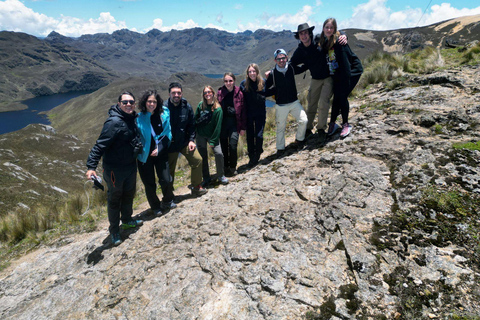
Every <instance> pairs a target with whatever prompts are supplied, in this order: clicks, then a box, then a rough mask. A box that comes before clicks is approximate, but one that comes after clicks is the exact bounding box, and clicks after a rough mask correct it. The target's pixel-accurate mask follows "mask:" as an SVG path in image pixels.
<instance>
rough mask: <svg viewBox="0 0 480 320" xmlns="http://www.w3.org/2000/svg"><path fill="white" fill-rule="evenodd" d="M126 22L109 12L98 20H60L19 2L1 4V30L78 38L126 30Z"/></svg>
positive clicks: (67, 18) (65, 18) (9, 1)
mask: <svg viewBox="0 0 480 320" xmlns="http://www.w3.org/2000/svg"><path fill="white" fill-rule="evenodd" d="M126 27H127V26H126V24H125V22H122V21H116V20H115V18H114V17H113V16H112V15H111V14H110V13H109V12H102V13H100V16H99V17H98V18H97V19H89V20H88V21H84V20H82V19H79V18H74V17H67V16H61V17H60V19H55V18H52V17H48V16H46V15H44V14H41V13H37V12H34V11H33V10H32V9H30V8H27V7H26V6H25V5H24V4H23V3H22V2H20V1H18V0H6V1H3V2H0V29H2V30H10V31H16V32H26V33H29V34H33V35H36V36H46V35H48V34H49V33H50V32H52V31H57V32H58V33H61V34H63V35H65V36H71V37H77V36H80V35H82V34H87V33H99V32H108V33H111V32H113V31H115V30H119V29H123V28H126Z"/></svg>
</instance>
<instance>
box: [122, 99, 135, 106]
mask: <svg viewBox="0 0 480 320" xmlns="http://www.w3.org/2000/svg"><path fill="white" fill-rule="evenodd" d="M120 102H121V103H122V104H123V105H125V106H126V105H127V104H131V105H132V106H133V105H134V104H135V100H122V101H120Z"/></svg>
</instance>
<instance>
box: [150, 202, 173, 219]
mask: <svg viewBox="0 0 480 320" xmlns="http://www.w3.org/2000/svg"><path fill="white" fill-rule="evenodd" d="M161 207H162V209H161V210H158V211H159V212H158V211H157V212H155V215H156V216H157V217H161V216H163V215H164V214H165V213H167V212H168V211H169V210H172V209H175V208H176V207H177V204H176V203H175V202H174V201H173V200H172V201H170V202H163V201H162V204H161Z"/></svg>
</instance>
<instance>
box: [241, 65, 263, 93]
mask: <svg viewBox="0 0 480 320" xmlns="http://www.w3.org/2000/svg"><path fill="white" fill-rule="evenodd" d="M250 68H253V69H255V72H256V73H257V81H256V83H257V91H263V87H264V85H265V81H264V80H263V78H262V77H261V76H260V68H259V67H258V65H257V64H256V63H250V64H249V65H248V67H247V70H245V90H246V91H250V86H251V85H252V82H253V81H252V79H250V77H249V76H248V69H250Z"/></svg>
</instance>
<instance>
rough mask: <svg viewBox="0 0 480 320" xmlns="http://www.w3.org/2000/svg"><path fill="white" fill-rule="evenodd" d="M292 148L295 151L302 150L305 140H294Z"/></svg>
mask: <svg viewBox="0 0 480 320" xmlns="http://www.w3.org/2000/svg"><path fill="white" fill-rule="evenodd" d="M292 147H293V148H294V149H295V150H302V149H303V147H305V140H303V141H300V140H296V139H295V142H294V143H292Z"/></svg>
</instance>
